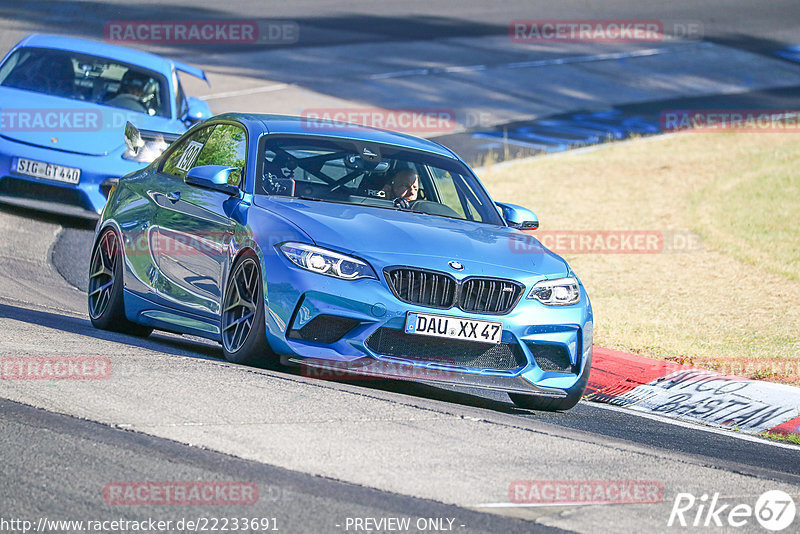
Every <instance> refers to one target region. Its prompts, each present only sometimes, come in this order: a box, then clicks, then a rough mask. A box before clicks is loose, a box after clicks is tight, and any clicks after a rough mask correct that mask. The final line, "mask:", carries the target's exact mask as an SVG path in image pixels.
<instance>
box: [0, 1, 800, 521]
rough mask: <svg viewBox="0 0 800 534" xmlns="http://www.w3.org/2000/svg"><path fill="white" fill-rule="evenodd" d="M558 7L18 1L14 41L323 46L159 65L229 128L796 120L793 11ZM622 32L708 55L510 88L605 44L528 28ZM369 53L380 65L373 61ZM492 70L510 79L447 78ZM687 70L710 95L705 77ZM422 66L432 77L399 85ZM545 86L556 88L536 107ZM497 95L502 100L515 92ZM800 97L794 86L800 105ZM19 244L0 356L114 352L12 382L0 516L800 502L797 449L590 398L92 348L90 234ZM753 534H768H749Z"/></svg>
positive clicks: (99, 334) (606, 512)
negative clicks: (648, 494) (123, 494)
mask: <svg viewBox="0 0 800 534" xmlns="http://www.w3.org/2000/svg"><path fill="white" fill-rule="evenodd" d="M545 5H548V4H545V3H542V4H541V6H538V7H537V5H536V4H533V3H531V2H523V1H509V2H503V3H488V2H479V1H464V2H445V1H442V0H438V1H437V0H427V1H412V2H403V3H399V2H398V3H374V2H366V1H360V0H355V1H352V2H346V3H342V2H312V1H310V0H306V1H298V2H284V3H274V4H273V3H269V5H268V3H266V2H256V1H245V2H240V3H238V5H237V7H236V8H235V9H234V8H231V7H228V6H221V5H220V4H218V3H214V2H208V1H203V2H188V1H186V2H139V3H137V4H136V6H135V7H125V6H124V4H123V3H122V2H119V3H115V2H108V3H106V2H75V1H64V2H49V1H36V2H25V3H24V4H22V5H20V4H19V3H18V2H0V25H2V28H3V29H2V32H0V45H2V48H3V51H5V50H7V49H8V48H9V47H10V46H12V45H13V44H14V43H15V42H16V41H17V40H19V39H20V38H21V37H22V36H24V35H26V34H28V33H32V32H34V31H40V32H60V33H65V32H66V33H69V34H72V35H77V36H81V35H83V36H87V37H91V38H95V39H102V35H103V33H102V32H103V24H104V23H105V22H106V21H108V20H115V19H138V20H144V19H157V18H167V19H175V18H180V17H183V18H185V19H188V20H193V19H201V18H214V17H216V18H235V17H236V18H247V17H251V18H254V17H258V18H275V19H278V18H280V19H286V20H292V21H295V22H297V23H298V24H299V26H300V28H301V31H304V32H305V33H303V34H301V35H303V36H304V37H302V38H301V39H300V40H299V41H298V42H297V43H295V44H291V45H286V46H282V47H280V48H276V47H270V46H263V47H254V48H253V49H248V50H246V51H243V50H241V48H236V47H221V48H215V49H213V50H212V49H209V48H207V47H206V48H203V47H202V46H184V47H180V46H177V45H176V46H165V47H163V48H153V50H156V51H158V52H162V53H164V54H165V55H172V56H174V57H178V58H180V59H183V60H185V61H190V62H193V63H196V64H199V65H202V66H204V67H205V68H207V69H208V71H209V73H210V76H211V79H212V87H210V88H208V87H203V86H201V85H199V84H198V85H196V86H193V87H190V88H189V91H188V92H189V93H190V94H192V93H193V94H199V95H202V96H204V97H206V98H207V99H208V102H209V104H210V105H211V107H212V109H214V110H215V111H224V110H234V109H236V110H249V109H252V110H254V111H280V112H285V113H299V112H301V111H302V110H304V109H307V108H320V107H335V106H345V107H347V106H387V107H388V106H389V105H390V103H391V102H393V100H392V99H393V98H397V99H399V103H398V104H397V107H402V106H406V107H415V106H416V107H421V106H436V105H441V104H442V103H443V102H444V103H446V102H447V99H448V97H449V98H454V100H455V103H453V104H452V105H453V106H454V107H456V108H457V112H458V114H460V115H459V116H462V117H467V116H471V117H483V118H484V119H482V120H485V123H482V124H481V126H485V127H486V128H494V127H496V126H497V125H501V124H506V123H513V122H515V121H523V120H529V119H531V118H536V117H541V116H546V115H557V114H559V113H567V112H572V111H578V110H580V109H604V108H610V107H615V106H624V105H641V106H645V107H646V105H647V102H651V101H664V100H668V99H681V98H685V99H692V98H698V99H699V98H713V96H714V95H716V94H737V93H741V94H747V95H750V96H749V97H748V98H751V99H752V98H756V99H757V98H758V95H760V94H762V93H760V91H761V92H763V94H764V95H774V94H779V95H780V102H781V104H782V105H784V106H788V105H789V104H788V103H791V102H792V95H793V93H792V90H793V89H792V88H795V87H800V65H795V64H792V63H791V62H788V61H784V60H781V59H779V58H776V57H774V55H773V54H772V52H773V51H775V50H778V49H782V48H785V47H788V46H791V45H793V44H797V43H800V30H799V29H798V27H797V20H800V5H798V4H797V3H796V2H788V1H787V2H770V3H769V4H766V5H761V4H760V3H755V2H744V1H736V2H706V3H703V4H702V5H696V2H623V1H621V0H616V1H614V2H611V3H608V4H603V5H604V6H605V7H604V8H602V9H601V8H600V7H597V6H594V7H590V6H589V5H588V3H586V2H562V3H559V4H558V7H557V8H552V9H551V10H550V11H548V13H547V15H546V16H545V15H543V14H542V13H543V11H542V9H539V8H543V7H544V6H545ZM598 5H599V4H598ZM377 6H379V7H377ZM500 6H502V7H500ZM614 17H619V18H636V17H640V18H660V19H664V20H670V21H681V20H693V21H701V22H702V23H703V24H704V30H705V41H704V42H705V43H706V44H703V46H702V47H701V48H700V49H698V48H697V47H698V43H696V42H688V43H683V42H680V43H669V44H668V45H665V47H664V48H665V50H664V52H663V53H660V54H659V55H657V56H652V57H642V58H641V59H635V58H634V56H633V55H632V56H630V58H627V59H626V60H625V61H624V64H622V65H621V64H620V62H607V61H598V62H591V63H585V64H582V65H581V66H572V67H570V68H571V69H572V70H570V71H569V72H564V71H557V70H556V65H555V64H553V66H552V68H551V67H548V66H545V67H542V68H541V69H539V68H538V67H536V68H537V69H539V70H536V71H535V72H533V71H530V72H527V71H526V70H527V69H519V70H518V71H517V73H514V72H511V71H507V70H503V69H504V68H503V67H502V66H503V65H507V64H509V63H510V62H513V61H520V60H524V61H539V60H542V59H553V58H559V57H574V56H576V55H588V54H591V53H592V52H593V51H592V50H591V49H590V47H587V45H586V44H583V45H580V46H574V47H567V48H565V49H557V48H556V49H542V50H536V51H533V52H531V51H522V50H520V49H514V48H513V47H509V46H508V33H507V32H508V22H509V21H510V20H513V19H516V18H597V19H610V18H614ZM615 50H616V51H617V52H620V53H635V52H636V50H635V49H634V48H633V47H629V46H623V47H620V48H619V49H615ZM369 51H372V52H371V53H372V54H373V57H374V56H375V55H380V54H379V52H380V51H384V52H385V54H384V55H383V56H382V59H368V58H369V57H370V56H369V55H368V54H367V53H368V52H369ZM476 62H482V63H481V64H482V65H488V66H489V67H488V68H487V69H488V70H489V71H492V72H489V73H486V72H484V71H483V70H479V69H476V70H475V71H473V72H471V73H466V74H465V73H464V72H460V73H456V72H447V71H446V70H441V69H446V67H447V66H465V65H467V66H468V65H475V64H476ZM682 62H683V63H682ZM686 62H694V63H693V64H694V65H697V66H696V69H697V70H702V71H703V73H702V76H699V75H698V76H694V75H693V74H691V72H694V71H693V70H692V68H693V67H691V64H689V65H687V64H686ZM423 63H425V68H428V69H430V70H429V72H428V73H427V74H419V73H417V74H413V75H409V76H407V77H406V76H401V75H397V76H394V75H393V76H389V77H386V76H384V75H386V74H392V73H396V72H401V70H402V69H410V68H418V67H420V65H422V64H423ZM677 64H681V65H683V66H682V67H681V68H684V67H685V68H686V69H687V70H685V71H681V72H683V73H685V72H690V71H691V72H690V74H691V75H690V74H686V76H685V77H682V76H673V77H672V78H670V77H669V76H667V75H664V76H663V77H662V78H660V79H658V80H655V82H654V83H653V84H652V86H647V84H639V86H637V87H636V88H635V90H634V89H633V87H634V85H636V84H635V83H634V82H633V81H630V82H628V81H625V82H620V83H624V84H628V83H629V86H628V87H629V89H630V90H628V91H618V90H615V88H614V84H613V80H615V79H619V78H620V69H631V71H633V72H638V73H640V75H641V76H642V78H643V79H650V80H652V78H648V75H649V74H652V73H657V72H661V73H662V74H663V72H664V69H665V68H668V66H669V65H672V66H673V67H674V66H675V65H677ZM745 65H747V66H749V67H748V68H750V69H751V70H750V71H748V72H745V71H744V66H745ZM675 68H677V67H675ZM437 69H439V70H437ZM522 71H526V72H522ZM625 72H628V74H630V72H629V71H625ZM754 73H755V74H754ZM381 76H384V77H381ZM690 78H691V79H690ZM332 80H333V81H336V82H339V83H332ZM536 80H546V81H547V84H545V86H543V87H539V88H537V87H536V86H535V82H536ZM495 84H497V85H499V88H498V87H496V85H495ZM567 86H569V88H570V89H571V90H570V91H566V90H564V88H565V87H567ZM432 88H433V89H436V90H432ZM589 88H594V89H596V90H593V91H589V90H588V89H589ZM423 89H425V91H423ZM512 89H513V90H512ZM193 91H194V92H193ZM498 91H505V97H504V98H502V99H500V98H498V97H496V95H495V93H497V92H498ZM770 91H772V92H770ZM452 95H455V97H453V96H452ZM798 97H800V94H798V93H797V92H796V91H795V92H794V105H797V100H798ZM787 102H788V103H787ZM0 104H2V103H0ZM748 105H752V102H751V100H748ZM548 110H549V112H548ZM644 111H646V110H644V108H643V110H642V112H644ZM462 126H463V127H464V129H465V130H466V129H468V128H467V126H469V125H468V124H462ZM439 133H441V132H439ZM445 133H447V132H445ZM450 133H457V132H450ZM498 200H502V199H498ZM0 235H2V236H3V238H2V240H0V329H2V331H3V333H4V335H3V336H2V338H1V339H0V355H2V356H7V357H13V356H97V357H107V358H109V361H110V363H111V367H112V369H113V371H112V373H111V375H110V376H109V377H108V379H107V380H94V381H91V380H90V381H30V380H29V381H9V380H0V414H2V415H0V451H2V452H0V460H2V477H1V478H0V519H2V520H10V519H12V518H13V519H20V520H29V521H32V522H33V524H34V525H36V524H37V521H39V520H40V519H41V518H43V517H46V518H48V519H49V520H54V519H55V520H58V519H71V520H84V521H87V520H111V519H119V518H121V519H128V520H142V519H147V518H154V519H157V520H164V521H166V520H172V521H174V522H176V521H179V520H181V519H184V520H185V519H192V518H193V519H197V518H214V517H216V518H226V517H249V518H270V519H271V520H272V519H273V518H274V522H275V523H276V524H277V527H278V530H279V531H280V532H288V533H294V532H309V533H311V532H314V533H335V532H354V531H361V532H365V531H395V532H397V531H399V530H398V529H394V530H393V529H391V528H389V527H388V526H386V525H387V524H384V527H383V528H375V529H365V528H361V529H359V528H357V527H356V526H355V523H354V522H353V519H354V518H362V519H363V518H375V519H380V518H411V520H412V521H411V524H412V525H415V524H416V521H417V520H419V519H422V520H423V523H422V524H425V525H427V528H425V529H422V531H426V532H429V531H435V530H437V528H438V527H442V528H441V529H439V530H444V527H448V528H449V529H451V530H453V531H456V532H464V533H471V532H475V533H478V532H486V533H512V532H539V531H542V532H551V531H552V532H560V531H575V532H597V531H598V526H603V527H606V528H604V529H603V530H609V529H610V528H611V527H612V526H613V528H614V529H615V530H618V531H620V532H644V531H650V532H656V531H671V530H676V531H677V530H682V531H683V530H687V529H678V528H677V527H674V528H672V529H669V528H668V527H667V520H668V518H669V516H670V511H671V509H672V506H673V501H674V500H675V497H676V495H677V494H678V493H682V492H686V493H691V494H693V495H697V496H700V495H703V494H708V495H711V494H714V493H719V502H720V503H723V504H728V505H731V506H735V505H736V504H739V503H748V504H749V505H751V506H752V505H754V504H755V502H756V499H757V498H758V496H759V495H761V494H762V493H763V492H765V491H767V490H773V489H780V490H783V491H785V492H787V493H789V494H792V495H798V494H800V455H799V453H798V448H797V447H795V446H791V445H785V444H780V443H774V442H767V441H764V440H761V439H758V438H753V437H749V436H744V435H739V434H736V433H733V432H722V431H716V430H712V429H707V428H703V427H699V426H696V425H689V424H676V423H674V422H671V421H668V420H665V419H658V418H650V417H644V416H641V415H636V414H633V413H630V412H626V411H623V410H621V409H614V408H609V407H606V406H599V405H595V404H590V403H581V404H579V405H578V406H577V407H576V408H574V409H573V410H571V411H569V412H567V413H555V414H550V413H540V412H530V411H526V410H521V409H517V408H515V407H514V406H513V405H512V404H511V403H510V402H509V401H508V399H507V397H506V396H505V394H499V393H498V394H494V393H487V392H485V391H476V390H465V389H455V388H439V387H432V386H428V385H424V384H419V383H399V382H388V381H378V380H365V381H357V382H352V381H351V382H343V381H330V380H319V379H315V378H310V377H307V376H302V374H300V373H299V372H297V371H287V372H274V371H268V370H263V369H254V368H246V367H241V366H237V365H233V364H229V363H227V362H226V361H225V360H224V359H223V358H222V351H221V348H220V347H219V346H218V345H216V344H213V343H209V342H206V341H202V340H198V339H194V338H188V337H179V336H174V335H171V334H164V333H155V334H153V335H152V336H150V337H149V338H147V339H139V338H135V337H130V336H125V335H121V334H114V333H109V332H103V331H99V330H95V329H94V328H92V326H91V324H90V322H89V320H88V316H87V313H86V296H85V288H86V275H87V272H88V255H89V250H90V247H91V240H92V238H93V225H92V224H91V223H87V222H85V221H81V220H73V219H64V218H63V217H58V216H54V215H45V214H40V213H34V212H31V211H27V210H22V209H17V208H13V207H10V206H4V205H0ZM518 480H572V481H581V480H632V481H656V482H658V483H659V484H661V485H662V486H663V500H661V501H660V502H657V503H653V504H621V505H610V506H602V505H600V506H579V505H562V506H558V507H555V506H550V507H515V506H509V488H510V485H511V484H512V483H513V482H514V481H518ZM125 481H162V482H163V481H204V482H213V481H240V482H246V483H250V484H255V485H256V486H257V487H258V492H259V499H258V502H257V503H256V504H253V505H238V506H159V505H152V504H151V505H141V506H120V505H114V504H111V503H109V502H108V499H107V498H105V496H104V488H105V487H106V486H107V485H109V484H114V483H119V482H125ZM687 517H691V518H693V517H694V516H693V515H691V516H688V515H687ZM429 519H430V520H431V521H427V520H429ZM434 519H439V520H440V521H438V522H437V521H433V520H434ZM448 520H452V521H448ZM77 530H78V529H77V528H76V527H74V526H73V527H71V528H64V529H61V530H58V529H57V528H55V527H51V529H50V531H53V532H58V531H77ZM171 530H172V531H177V530H179V529H177V528H175V527H173V528H172V529H171ZM186 530H193V529H186ZM704 530H711V531H716V530H715V529H714V528H713V527H709V528H704ZM717 530H721V529H717ZM0 531H3V527H2V524H1V523H0ZM8 531H12V532H21V531H22V530H20V529H17V530H13V529H10V528H9V529H8ZM410 531H412V532H416V531H417V530H415V529H414V528H412V529H411V530H410ZM735 531H736V532H763V531H764V530H763V529H761V528H760V526H759V525H758V523H757V522H756V521H755V520H754V519H753V518H751V519H750V521H749V522H748V523H747V525H745V526H744V527H741V528H738V529H736V530H735Z"/></svg>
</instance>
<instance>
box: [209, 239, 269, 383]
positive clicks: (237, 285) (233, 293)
mask: <svg viewBox="0 0 800 534" xmlns="http://www.w3.org/2000/svg"><path fill="white" fill-rule="evenodd" d="M222 302H223V306H222V325H221V327H222V351H223V353H224V354H225V359H226V360H228V361H229V362H232V363H238V364H242V365H251V366H255V367H267V368H272V369H277V368H278V367H279V363H278V359H277V357H276V356H275V354H273V352H272V351H271V350H270V348H269V345H268V343H267V330H266V322H265V321H264V290H263V284H262V282H261V269H260V268H259V262H258V256H256V254H255V253H254V252H252V251H247V252H244V253H243V254H242V255H241V256H240V257H239V258H238V259H237V260H236V263H234V265H233V268H232V269H231V275H230V277H229V278H228V285H227V287H226V288H225V296H224V298H223V300H222Z"/></svg>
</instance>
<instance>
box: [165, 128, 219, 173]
mask: <svg viewBox="0 0 800 534" xmlns="http://www.w3.org/2000/svg"><path fill="white" fill-rule="evenodd" d="M213 129H214V126H209V127H207V128H202V129H200V130H197V131H196V132H195V133H193V134H192V135H191V136H190V137H188V138H186V139H183V140H182V141H180V144H179V145H178V146H177V147H176V148H175V149H174V150H173V151H172V152H171V153H170V155H169V156H168V157H167V159H166V160H165V161H164V164H163V165H162V166H161V172H164V173H166V174H171V175H173V176H178V177H180V178H186V172H187V171H188V170H189V169H191V168H192V167H194V166H195V165H196V163H195V162H196V160H197V157H198V155H199V154H200V151H201V150H202V148H203V145H205V144H206V141H208V138H209V137H210V136H211V131H212V130H213Z"/></svg>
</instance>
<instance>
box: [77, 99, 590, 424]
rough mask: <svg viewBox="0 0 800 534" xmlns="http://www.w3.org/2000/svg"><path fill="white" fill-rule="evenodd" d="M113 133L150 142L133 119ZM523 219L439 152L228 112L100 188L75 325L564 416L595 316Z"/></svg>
mask: <svg viewBox="0 0 800 534" xmlns="http://www.w3.org/2000/svg"><path fill="white" fill-rule="evenodd" d="M126 142H127V144H128V145H129V146H130V150H131V152H133V153H136V152H137V151H138V150H141V149H143V146H144V144H145V142H144V140H143V139H142V138H141V136H140V135H139V133H138V131H137V130H136V128H134V127H133V126H132V125H130V126H129V127H128V128H127V130H126ZM536 227H538V220H537V219H536V216H535V215H534V214H533V213H532V212H530V211H528V210H526V209H524V208H521V207H519V206H514V205H511V204H501V203H495V202H494V201H493V200H492V199H491V198H490V197H489V195H488V194H487V192H486V190H485V189H484V187H483V186H482V185H481V183H480V181H479V180H478V179H477V178H476V177H475V175H474V174H473V172H472V171H471V170H470V169H469V168H468V167H467V165H466V164H465V163H464V162H463V161H462V160H461V159H460V158H458V156H456V155H455V154H454V153H453V152H451V151H450V150H448V149H447V148H445V147H443V146H441V145H439V144H437V143H434V142H431V141H427V140H423V139H418V138H415V137H411V136H407V135H402V134H397V133H390V132H385V131H381V130H375V129H369V128H363V127H358V126H353V125H343V124H336V123H327V122H316V123H314V124H309V123H308V122H307V119H303V118H295V117H283V116H273V115H246V114H225V115H220V116H217V117H214V118H212V119H209V120H207V121H205V122H203V123H201V124H198V125H196V126H194V127H193V128H192V129H190V130H189V131H188V132H186V133H185V134H184V135H183V136H181V137H180V138H179V139H178V140H177V141H175V142H174V143H173V144H172V145H171V146H170V147H169V148H168V149H167V150H166V151H165V152H164V153H163V154H162V155H161V156H160V157H159V158H158V159H156V160H155V161H154V162H153V163H151V164H150V165H149V166H148V167H146V168H144V169H141V170H139V171H137V172H134V173H132V174H130V175H128V176H125V177H124V178H122V179H120V181H119V184H118V186H116V187H114V188H113V190H112V192H111V194H110V196H109V199H108V203H107V205H106V207H105V210H104V211H103V214H102V217H101V219H100V221H99V222H98V226H97V233H96V237H95V243H94V246H93V250H92V257H91V267H90V280H89V289H88V304H89V315H90V318H91V320H92V323H93V324H94V325H95V326H96V327H98V328H102V329H109V330H116V331H122V332H128V333H132V334H137V335H148V334H149V333H150V332H151V331H152V330H153V329H162V330H167V331H172V332H176V333H181V334H193V335H197V336H203V337H206V338H209V339H212V340H216V341H218V342H220V343H221V344H222V347H223V352H224V355H225V357H226V358H227V359H228V360H229V361H231V362H236V363H241V364H248V365H266V366H270V365H272V366H275V367H278V366H279V365H281V364H283V365H287V364H300V365H302V366H304V367H303V368H304V369H320V368H322V369H335V370H346V371H347V372H348V373H352V374H355V375H368V376H382V377H393V378H400V379H412V380H422V381H431V382H438V383H450V384H458V385H462V386H470V387H477V388H488V389H495V390H501V391H506V392H508V393H509V395H510V396H511V399H512V400H513V401H514V402H515V403H516V404H518V405H519V406H522V407H526V408H535V409H545V410H564V409H569V408H571V407H572V406H574V405H575V404H576V403H577V402H578V400H579V399H580V398H581V395H582V393H583V391H584V389H585V388H586V383H587V380H588V375H589V369H590V365H591V359H592V308H591V304H590V302H589V297H588V296H587V295H586V292H585V291H584V289H583V286H582V285H581V283H580V281H579V280H578V278H577V277H576V276H575V274H574V273H573V272H572V270H571V269H570V267H569V265H568V264H567V263H566V262H565V261H564V260H563V259H562V258H560V257H559V256H557V255H556V254H554V253H552V252H550V251H549V250H547V249H546V248H544V247H543V246H542V245H541V244H540V243H539V241H538V240H536V239H534V238H533V237H531V236H530V235H529V234H528V233H526V232H523V231H522V230H526V229H527V230H530V229H535V228H536Z"/></svg>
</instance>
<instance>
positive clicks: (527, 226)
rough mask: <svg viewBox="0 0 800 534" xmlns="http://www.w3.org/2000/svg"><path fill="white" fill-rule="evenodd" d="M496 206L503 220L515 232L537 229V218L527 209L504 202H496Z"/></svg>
mask: <svg viewBox="0 0 800 534" xmlns="http://www.w3.org/2000/svg"><path fill="white" fill-rule="evenodd" d="M496 204H497V207H498V208H500V212H501V213H502V214H503V219H505V220H506V222H507V223H508V225H509V226H510V227H512V228H516V229H517V230H536V229H537V228H539V217H537V216H536V214H535V213H533V212H532V211H531V210H529V209H528V208H523V207H522V206H517V205H516V204H506V203H504V202H496Z"/></svg>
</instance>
